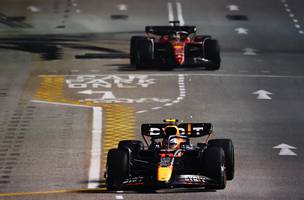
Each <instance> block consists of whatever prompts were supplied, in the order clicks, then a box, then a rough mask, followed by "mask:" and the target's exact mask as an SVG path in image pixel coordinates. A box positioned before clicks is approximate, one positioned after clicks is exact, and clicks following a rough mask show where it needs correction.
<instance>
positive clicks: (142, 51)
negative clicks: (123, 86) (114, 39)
mask: <svg viewBox="0 0 304 200" xmlns="http://www.w3.org/2000/svg"><path fill="white" fill-rule="evenodd" d="M153 54H154V50H153V43H152V41H151V40H149V39H147V38H141V39H139V40H138V41H137V50H136V55H135V60H134V61H135V67H136V69H144V68H146V67H147V66H148V65H149V64H151V62H152V60H153Z"/></svg>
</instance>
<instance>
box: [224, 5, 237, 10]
mask: <svg viewBox="0 0 304 200" xmlns="http://www.w3.org/2000/svg"><path fill="white" fill-rule="evenodd" d="M227 8H228V9H229V10H230V11H238V10H240V9H239V7H238V6H237V5H228V6H227Z"/></svg>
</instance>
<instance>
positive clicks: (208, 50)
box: [203, 39, 221, 70]
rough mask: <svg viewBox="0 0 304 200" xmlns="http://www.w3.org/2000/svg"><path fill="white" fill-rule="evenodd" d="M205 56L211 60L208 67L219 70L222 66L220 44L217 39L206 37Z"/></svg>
mask: <svg viewBox="0 0 304 200" xmlns="http://www.w3.org/2000/svg"><path fill="white" fill-rule="evenodd" d="M203 46H204V58H205V59H207V60H210V61H211V63H210V64H208V66H207V68H208V69H211V70H218V69H219V68H220V66H221V57H220V45H219V43H218V41H217V40H214V39H206V40H205V41H204V45H203Z"/></svg>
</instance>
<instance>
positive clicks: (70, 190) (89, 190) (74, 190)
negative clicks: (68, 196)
mask: <svg viewBox="0 0 304 200" xmlns="http://www.w3.org/2000/svg"><path fill="white" fill-rule="evenodd" d="M93 191H100V192H104V191H107V189H106V188H96V189H62V190H49V191H37V192H15V193H0V197H16V196H33V195H47V194H61V193H80V192H88V193H89V192H93Z"/></svg>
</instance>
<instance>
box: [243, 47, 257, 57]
mask: <svg viewBox="0 0 304 200" xmlns="http://www.w3.org/2000/svg"><path fill="white" fill-rule="evenodd" d="M243 51H244V53H243V55H246V56H255V55H256V51H257V50H256V49H252V48H245V49H243Z"/></svg>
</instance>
